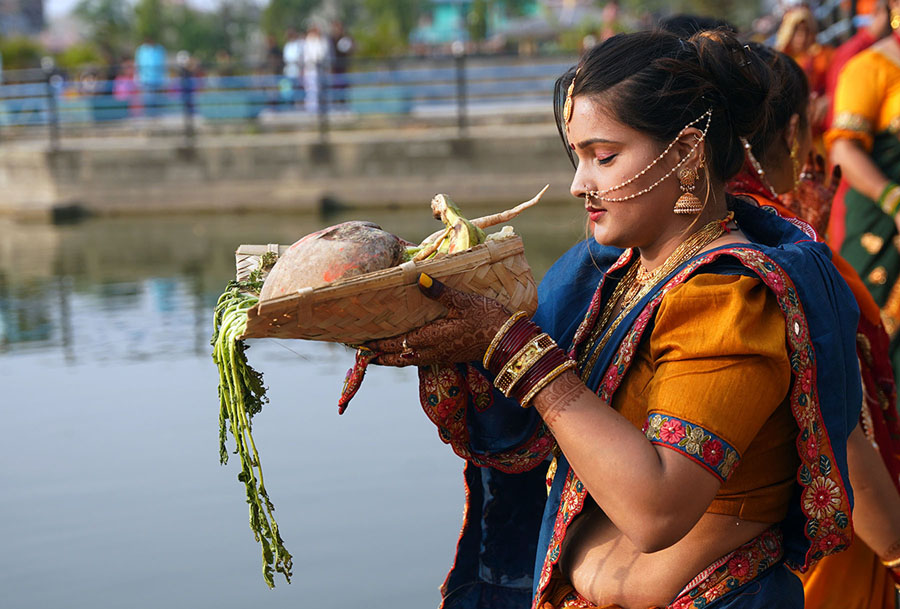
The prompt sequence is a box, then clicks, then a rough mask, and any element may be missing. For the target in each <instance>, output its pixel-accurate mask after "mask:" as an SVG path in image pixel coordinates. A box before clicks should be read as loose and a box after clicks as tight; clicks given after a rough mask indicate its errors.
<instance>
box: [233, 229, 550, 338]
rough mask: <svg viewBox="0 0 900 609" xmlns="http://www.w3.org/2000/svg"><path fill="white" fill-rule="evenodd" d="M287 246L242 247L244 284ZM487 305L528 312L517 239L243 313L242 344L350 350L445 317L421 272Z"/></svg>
mask: <svg viewBox="0 0 900 609" xmlns="http://www.w3.org/2000/svg"><path fill="white" fill-rule="evenodd" d="M286 250H287V246H284V245H275V244H271V245H268V246H265V245H242V246H241V247H240V248H238V250H237V252H236V253H235V260H236V265H237V277H238V279H239V280H241V279H246V278H247V276H248V275H249V273H250V271H252V270H253V269H255V268H256V266H257V264H258V261H259V258H260V256H262V255H263V254H264V253H265V252H267V251H270V252H273V253H277V254H282V253H284V252H285V251H286ZM423 272H424V273H428V274H429V275H431V276H432V277H434V278H435V279H438V280H440V281H442V282H444V283H445V284H447V285H449V286H451V287H454V288H457V289H459V290H464V291H467V292H476V293H478V294H483V295H484V296H487V297H489V298H493V299H495V300H497V301H499V302H500V303H502V304H503V305H504V306H506V307H507V308H508V309H510V310H512V311H527V312H528V313H529V314H532V313H534V311H535V310H536V309H537V286H536V285H535V282H534V277H533V276H532V274H531V268H530V267H529V266H528V262H527V261H526V260H525V253H524V247H523V246H522V239H521V238H519V237H518V236H512V237H508V238H506V239H499V240H495V241H487V242H486V243H483V244H481V245H478V246H475V247H473V248H472V249H470V250H466V251H465V252H460V253H458V254H453V255H451V256H444V257H441V258H437V259H432V260H425V261H422V262H405V263H403V264H401V265H399V266H396V267H392V268H389V269H384V270H381V271H375V272H373V273H367V274H365V275H359V276H357V277H353V278H350V279H347V280H346V281H338V282H335V283H332V284H329V285H326V286H322V287H318V288H304V289H301V290H298V291H297V292H296V293H295V294H290V295H287V296H280V297H278V298H272V299H269V300H266V301H264V302H260V303H259V305H257V306H256V307H255V308H253V309H251V310H250V311H249V315H248V320H247V330H246V332H245V333H244V335H243V336H242V337H241V338H264V337H273V338H305V339H311V340H324V341H331V342H339V343H344V344H348V345H356V344H360V343H364V342H366V341H370V340H375V339H378V338H386V337H390V336H397V335H398V334H403V333H405V332H409V331H410V330H414V329H416V328H419V327H421V326H423V325H425V324H427V323H429V322H432V321H434V320H436V319H439V318H441V317H443V316H444V315H446V314H447V310H446V309H445V308H444V307H443V306H442V305H440V304H438V303H437V302H434V301H432V300H430V299H428V298H425V297H424V296H423V295H422V293H421V292H420V291H419V288H418V287H417V286H416V281H417V279H418V277H419V273H423Z"/></svg>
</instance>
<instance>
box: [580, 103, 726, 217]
mask: <svg viewBox="0 0 900 609" xmlns="http://www.w3.org/2000/svg"><path fill="white" fill-rule="evenodd" d="M704 118H705V119H706V125H705V126H704V127H703V132H702V133H701V134H700V136H699V137H698V138H697V141H696V142H694V145H693V146H692V147H691V150H690V152H688V153H687V154H686V155H685V156H684V158H682V159H681V160H680V161H678V163H677V164H676V165H675V166H674V167H672V169H670V170H669V171H668V172H666V174H665V175H664V176H663V177H661V178H660V179H658V180H657V181H655V182H654V183H653V184H651V185H650V186H648V187H647V188H644V189H642V190H640V191H638V192H636V193H633V194H630V195H627V196H624V197H607V196H605V195H606V194H607V193H610V192H615V191H617V190H621V189H622V188H625V187H626V186H628V185H629V184H631V183H632V182H634V181H635V180H638V179H640V178H641V177H642V176H643V175H644V174H646V173H647V172H648V171H650V170H651V169H652V168H653V167H655V166H656V164H657V163H659V162H660V161H661V160H663V158H665V156H666V155H667V154H669V152H670V151H671V150H672V148H674V146H675V144H677V143H678V140H679V138H681V136H682V135H684V132H685V131H687V130H688V129H690V128H691V127H693V126H694V125H696V124H697V123H699V122H700V121H702V120H703V119H704ZM711 122H712V108H710V109H709V110H707V111H706V112H704V113H703V114H701V115H700V116H699V117H697V118H696V119H694V120H693V121H691V122H690V123H688V124H687V125H685V126H684V128H683V129H682V130H681V131H679V132H678V135H677V136H675V139H674V140H672V141H671V143H669V145H668V146H666V149H665V150H663V151H662V153H661V154H660V155H659V156H658V157H656V158H655V159H653V161H651V163H650V164H649V165H647V166H646V167H644V168H643V169H642V170H641V171H640V172H639V173H637V174H635V175H633V176H632V177H630V178H629V179H627V180H625V181H624V182H622V183H621V184H619V185H617V186H613V187H612V188H607V189H606V190H591V191H589V192H587V193H585V195H584V196H585V199H596V200H598V201H608V202H611V203H618V202H621V201H629V200H631V199H636V198H637V197H640V196H641V195H645V194H647V193H648V192H650V191H651V190H653V189H654V188H656V187H657V186H659V185H660V184H662V182H663V180H665V179H666V178H668V177H669V176H670V175H672V174H673V173H675V172H676V171H678V170H679V169H680V168H681V166H682V165H684V164H685V163H687V161H688V159H689V158H691V156H692V155H693V154H694V152H695V151H696V150H697V149H698V148H699V147H700V146H701V145H702V144H703V142H705V141H706V134H707V132H708V131H709V125H710V123H711Z"/></svg>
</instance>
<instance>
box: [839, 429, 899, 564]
mask: <svg viewBox="0 0 900 609" xmlns="http://www.w3.org/2000/svg"><path fill="white" fill-rule="evenodd" d="M847 464H848V466H849V468H850V484H852V485H853V494H854V497H855V499H856V501H855V505H854V506H853V528H854V530H855V531H856V533H857V534H858V535H859V538H860V539H862V540H863V541H864V542H866V545H868V546H869V547H870V548H872V550H874V551H875V553H876V554H878V556H880V557H881V558H882V559H883V560H891V559H894V558H897V557H900V494H898V493H897V487H896V486H894V483H893V482H892V481H891V477H890V474H889V473H888V471H887V469H886V468H885V467H884V462H883V461H882V460H881V456H880V455H879V454H878V452H877V450H876V449H875V447H874V446H872V444H871V443H870V442H869V440H868V439H867V438H866V436H865V434H863V432H862V429H861V428H860V427H859V426H857V427H856V429H854V430H853V432H852V433H851V434H850V439H849V440H848V441H847Z"/></svg>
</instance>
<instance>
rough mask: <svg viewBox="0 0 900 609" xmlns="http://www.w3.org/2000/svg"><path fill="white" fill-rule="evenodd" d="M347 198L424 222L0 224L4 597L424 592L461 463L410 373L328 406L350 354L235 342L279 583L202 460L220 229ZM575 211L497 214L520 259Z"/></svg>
mask: <svg viewBox="0 0 900 609" xmlns="http://www.w3.org/2000/svg"><path fill="white" fill-rule="evenodd" d="M486 211H490V210H486ZM573 211H574V213H573ZM469 213H472V214H473V215H474V214H475V213H479V212H478V210H473V211H472V212H469ZM360 217H366V218H369V219H372V220H374V221H376V222H379V223H380V224H382V225H383V226H384V227H385V228H386V229H387V230H390V231H391V232H394V233H397V234H400V235H402V236H405V237H406V238H412V239H418V238H420V236H424V235H427V234H429V233H430V232H432V230H434V228H435V223H434V221H433V220H431V219H430V217H429V216H428V214H427V212H426V213H423V212H415V213H411V212H403V213H399V212H391V211H381V212H377V213H376V212H366V213H365V214H361V213H360V212H354V213H347V214H343V215H341V216H337V217H333V218H328V219H327V220H323V219H321V218H315V217H308V216H288V215H242V216H216V217H212V216H202V217H201V216H196V217H195V216H187V215H185V216H177V217H168V218H139V219H135V218H107V219H95V220H91V221H88V222H85V223H82V224H78V225H72V226H59V227H54V226H47V225H31V224H14V223H10V222H2V221H0V362H2V364H3V365H2V367H0V379H2V382H3V399H2V401H0V411H2V414H3V416H4V424H5V426H6V429H7V430H11V431H12V433H7V434H6V436H5V437H4V450H5V453H4V454H5V455H6V456H7V457H8V458H7V460H6V463H7V466H6V467H4V468H0V486H2V488H4V491H5V492H4V493H0V538H2V539H3V542H4V551H3V552H0V590H3V606H4V607H5V606H9V607H15V608H19V607H23V608H24V607H28V608H30V607H66V608H68V609H94V608H96V607H108V606H127V607H130V608H144V607H146V608H147V609H157V608H158V607H176V608H181V607H191V608H193V607H209V606H215V607H219V608H221V609H232V608H233V609H239V608H241V607H246V606H253V607H258V608H285V609H287V608H288V607H290V608H296V607H317V608H321V609H327V608H330V607H335V608H337V607H348V606H372V607H402V608H407V607H410V608H416V609H419V608H427V607H434V606H437V604H438V598H439V597H438V592H437V587H438V585H439V584H440V582H441V581H442V580H443V577H444V575H445V573H446V570H447V568H448V566H449V565H450V563H451V561H452V557H453V549H454V547H455V543H456V540H457V534H458V530H459V525H460V518H461V511H462V504H463V488H462V480H461V476H460V472H461V467H462V464H461V461H460V460H459V459H458V458H457V457H456V456H455V455H453V454H452V452H451V451H450V449H449V448H448V447H446V446H444V445H443V444H441V442H440V441H439V439H438V437H437V433H436V430H435V429H434V426H433V425H432V424H431V423H430V422H429V421H428V420H427V419H426V417H425V416H424V415H423V414H422V413H421V409H420V408H419V407H418V404H417V387H416V376H415V373H414V371H411V370H394V369H383V368H382V369H376V370H373V371H370V373H369V375H368V376H367V378H366V382H365V384H364V385H363V387H362V389H361V391H360V393H359V395H357V397H356V398H355V400H354V402H353V404H351V407H350V410H349V411H348V413H347V414H346V415H344V416H342V417H338V416H337V415H336V399H337V395H338V393H339V391H340V386H341V382H342V380H343V375H344V372H345V371H346V369H347V368H348V367H349V366H350V364H351V362H352V353H351V352H349V351H348V350H347V349H345V348H344V347H341V346H339V345H331V344H328V343H315V342H309V341H279V340H274V339H268V340H263V341H252V342H253V346H252V349H251V350H250V354H249V356H250V361H251V363H252V364H253V365H254V366H255V367H257V368H258V369H259V370H261V371H262V372H263V373H264V374H265V379H266V382H267V384H268V386H269V397H270V399H271V402H270V404H269V405H267V406H266V410H265V411H264V412H263V413H262V415H260V416H259V417H257V418H255V419H254V425H253V431H254V436H255V437H256V440H257V445H258V446H259V448H260V451H261V459H262V463H263V467H264V470H265V475H266V486H267V488H268V490H269V493H270V496H271V497H272V500H273V501H274V503H275V505H276V507H277V512H276V517H277V518H278V522H279V524H280V527H281V531H282V534H283V536H284V539H285V543H286V544H287V547H288V549H289V550H291V551H292V552H293V554H294V573H295V580H294V584H293V585H291V586H285V585H279V587H278V588H277V589H276V590H275V591H269V590H267V589H266V587H265V585H264V584H263V582H262V577H261V575H260V574H259V554H258V548H257V546H256V544H255V542H254V541H253V538H252V534H251V533H250V530H249V528H248V526H247V507H246V504H245V503H244V500H243V492H244V491H243V488H242V485H241V484H240V483H239V482H238V481H237V480H236V476H237V470H236V468H235V467H233V466H232V465H229V466H228V467H220V466H219V464H218V450H217V438H216V431H217V404H216V398H215V384H216V371H215V368H214V366H213V364H212V361H211V358H210V357H209V350H210V347H209V344H208V340H209V333H210V324H211V321H210V318H211V312H212V308H213V305H214V303H215V300H216V298H217V296H218V295H219V293H220V292H221V290H222V288H223V286H224V285H225V283H226V282H227V280H228V279H229V278H231V277H232V276H233V274H234V258H233V252H234V250H235V248H236V246H237V245H239V244H241V243H274V242H279V243H290V242H292V241H294V240H295V239H297V238H298V237H299V236H301V235H304V234H307V233H309V232H311V231H313V230H316V229H318V228H321V227H322V226H324V225H327V224H332V223H335V222H338V221H341V220H345V219H351V218H360ZM581 222H582V219H581V210H580V209H578V208H577V207H576V208H575V209H574V210H562V209H559V208H549V207H548V208H541V207H538V208H537V209H534V210H532V211H530V212H529V213H528V214H527V215H526V216H523V217H522V218H521V219H518V220H517V221H516V222H514V225H515V226H516V229H517V231H518V232H519V233H520V234H522V235H523V238H524V239H525V244H526V251H527V254H528V258H529V261H530V262H531V264H532V266H533V267H534V269H535V274H536V275H538V276H540V275H542V274H543V273H544V272H545V271H546V269H547V267H548V266H549V265H550V264H551V263H552V261H553V260H554V259H555V258H556V257H557V256H558V255H559V254H560V253H561V252H562V251H563V250H565V249H566V248H567V247H568V246H569V245H570V244H571V243H573V242H574V241H575V240H577V238H578V236H579V234H580V232H581Z"/></svg>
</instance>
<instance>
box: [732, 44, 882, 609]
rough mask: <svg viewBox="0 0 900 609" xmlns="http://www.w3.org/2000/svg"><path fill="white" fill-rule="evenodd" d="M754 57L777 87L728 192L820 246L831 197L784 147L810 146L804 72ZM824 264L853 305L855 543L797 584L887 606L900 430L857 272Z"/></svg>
mask: <svg viewBox="0 0 900 609" xmlns="http://www.w3.org/2000/svg"><path fill="white" fill-rule="evenodd" d="M755 50H756V52H757V53H758V54H759V55H760V56H762V57H764V58H765V59H766V60H767V61H769V63H770V64H771V66H772V68H773V70H774V71H775V73H776V74H778V75H779V76H780V77H781V78H780V85H779V89H778V91H777V92H776V93H775V95H774V99H773V102H772V114H771V120H770V124H769V126H768V128H766V129H763V130H761V131H760V132H758V133H757V134H756V135H755V137H753V138H751V140H750V141H748V142H747V143H746V144H745V147H746V148H747V153H748V154H747V162H746V163H745V166H744V169H743V170H742V171H741V173H739V174H738V175H737V176H736V177H735V178H734V179H733V180H732V182H731V184H730V187H729V190H730V191H731V192H732V193H733V194H736V195H739V196H743V197H749V198H752V199H754V200H755V201H756V202H757V204H758V205H760V206H763V207H771V208H774V210H775V211H776V212H777V213H779V214H780V215H782V216H783V217H785V218H788V219H789V220H792V221H795V222H796V221H799V220H798V218H799V219H801V220H805V221H807V222H808V223H809V225H811V226H807V227H806V229H807V231H808V232H809V234H810V235H811V236H813V237H815V238H817V239H819V237H818V232H817V231H823V230H824V228H825V227H826V226H827V224H828V212H829V210H830V204H831V197H832V196H833V190H832V189H831V188H826V187H825V186H824V179H823V178H824V171H823V166H822V165H823V164H822V163H821V162H820V164H819V166H818V167H816V168H815V169H813V168H811V167H809V166H807V167H806V168H804V171H803V172H800V173H796V174H795V171H794V168H793V164H792V163H791V162H790V159H789V156H790V150H791V149H792V148H794V149H796V148H799V149H800V150H801V151H804V152H807V151H808V150H809V149H810V140H811V136H810V132H809V131H810V130H809V124H808V120H807V119H806V110H807V104H808V100H809V95H808V92H807V84H806V81H805V79H804V77H803V72H802V71H801V69H800V67H799V66H798V65H797V64H796V63H795V62H794V61H793V60H791V59H790V58H789V57H787V56H785V55H783V54H780V53H777V52H773V51H771V50H768V49H766V48H765V47H762V46H757V47H756V48H755ZM836 182H837V180H836V179H835V180H833V183H834V184H836ZM833 260H834V263H835V266H837V268H838V270H839V271H840V273H841V275H842V277H843V278H844V279H845V280H846V281H847V283H848V285H849V286H850V288H851V290H852V291H853V293H854V296H855V297H856V300H857V303H858V305H859V308H860V320H859V326H858V328H857V352H858V356H859V362H860V371H861V373H862V381H863V389H864V392H863V395H864V402H863V408H862V414H861V417H860V424H859V426H858V427H857V428H856V430H855V431H854V432H853V433H852V434H851V436H850V440H849V442H848V461H849V465H850V480H851V484H852V485H853V488H854V491H855V494H856V506H855V508H854V510H853V521H854V528H855V531H856V533H857V538H855V539H854V541H853V543H852V544H851V546H850V549H849V550H848V551H847V552H843V553H841V554H839V555H833V556H829V557H826V558H825V559H823V560H822V561H821V562H819V563H818V564H817V565H816V566H815V567H814V568H813V569H811V570H810V571H809V572H807V573H806V574H803V575H801V578H802V579H803V582H804V594H805V596H806V606H807V607H810V608H813V609H825V608H829V609H830V608H831V607H834V608H837V607H840V608H842V609H848V608H849V609H857V608H858V609H893V608H894V607H895V592H894V586H895V585H898V584H900V569H898V568H897V567H896V566H894V568H893V569H890V568H888V567H887V566H886V565H888V564H895V565H896V563H897V558H898V557H900V494H898V490H900V482H898V475H900V427H898V421H897V410H896V408H895V407H894V404H895V403H896V391H895V384H894V379H893V373H892V369H891V362H890V357H889V354H888V337H887V333H886V332H885V330H884V326H883V325H882V323H881V318H880V314H879V309H878V306H877V305H876V304H875V301H874V300H873V299H872V296H871V295H870V294H869V292H868V290H867V289H866V287H865V285H864V284H863V282H862V280H861V279H860V277H859V275H858V274H857V273H856V271H854V270H853V268H852V267H851V266H850V265H849V264H848V263H847V262H846V261H845V260H844V259H843V258H841V257H840V256H839V255H838V254H837V253H835V254H834V258H833ZM882 563H884V564H882Z"/></svg>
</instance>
